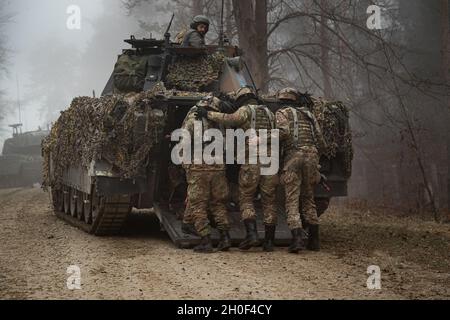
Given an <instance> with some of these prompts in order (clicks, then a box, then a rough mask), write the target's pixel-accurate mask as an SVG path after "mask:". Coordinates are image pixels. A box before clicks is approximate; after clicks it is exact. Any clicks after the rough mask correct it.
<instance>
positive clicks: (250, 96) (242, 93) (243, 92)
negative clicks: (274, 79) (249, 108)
mask: <svg viewBox="0 0 450 320" xmlns="http://www.w3.org/2000/svg"><path fill="white" fill-rule="evenodd" d="M249 100H255V101H258V96H257V95H256V92H255V90H254V89H253V88H251V87H242V88H240V89H239V90H237V91H236V92H235V94H234V101H235V103H236V104H237V105H239V106H242V105H243V104H244V103H245V102H247V101H249Z"/></svg>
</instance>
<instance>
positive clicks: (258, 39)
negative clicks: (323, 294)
mask: <svg viewBox="0 0 450 320" xmlns="http://www.w3.org/2000/svg"><path fill="white" fill-rule="evenodd" d="M233 8H234V17H235V21H236V26H237V30H238V35H239V46H240V47H241V48H242V49H243V50H244V55H245V57H247V61H248V64H249V68H250V70H251V72H252V74H253V76H254V80H255V82H256V85H257V86H258V87H259V88H260V89H261V90H263V91H266V89H267V80H268V75H269V69H268V53H267V1H266V0H259V1H253V0H233Z"/></svg>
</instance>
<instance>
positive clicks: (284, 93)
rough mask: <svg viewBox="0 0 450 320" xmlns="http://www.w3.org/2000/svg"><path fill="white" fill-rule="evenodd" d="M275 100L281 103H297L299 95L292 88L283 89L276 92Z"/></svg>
mask: <svg viewBox="0 0 450 320" xmlns="http://www.w3.org/2000/svg"><path fill="white" fill-rule="evenodd" d="M277 98H278V100H281V101H291V102H298V101H299V98H300V93H299V92H298V91H297V90H296V89H294V88H284V89H281V90H280V91H278V94H277Z"/></svg>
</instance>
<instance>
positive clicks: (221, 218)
mask: <svg viewBox="0 0 450 320" xmlns="http://www.w3.org/2000/svg"><path fill="white" fill-rule="evenodd" d="M210 183H211V200H210V208H211V212H212V214H213V216H214V220H215V221H216V224H217V229H218V230H219V233H220V242H219V244H218V246H217V250H219V251H228V250H229V249H230V248H231V238H230V233H229V231H230V221H229V217H228V210H227V201H228V199H229V188H228V180H227V177H226V174H225V171H223V172H222V171H219V172H217V173H215V174H214V175H213V176H212V179H211V182H210Z"/></svg>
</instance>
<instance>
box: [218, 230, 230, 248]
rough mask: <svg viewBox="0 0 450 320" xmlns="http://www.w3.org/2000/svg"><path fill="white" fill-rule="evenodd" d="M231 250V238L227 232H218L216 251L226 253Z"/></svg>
mask: <svg viewBox="0 0 450 320" xmlns="http://www.w3.org/2000/svg"><path fill="white" fill-rule="evenodd" d="M230 248H231V238H230V233H229V232H228V231H224V230H220V242H219V244H218V245H217V251H228V250H230Z"/></svg>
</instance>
